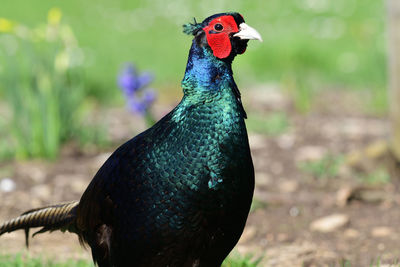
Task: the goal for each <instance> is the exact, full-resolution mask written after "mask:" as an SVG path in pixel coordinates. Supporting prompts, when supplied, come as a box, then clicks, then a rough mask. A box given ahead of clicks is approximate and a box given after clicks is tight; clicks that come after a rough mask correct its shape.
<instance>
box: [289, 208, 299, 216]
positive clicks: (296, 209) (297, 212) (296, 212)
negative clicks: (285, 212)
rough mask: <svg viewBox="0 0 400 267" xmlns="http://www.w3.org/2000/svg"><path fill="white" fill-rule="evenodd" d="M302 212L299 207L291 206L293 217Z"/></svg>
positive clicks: (290, 213)
mask: <svg viewBox="0 0 400 267" xmlns="http://www.w3.org/2000/svg"><path fill="white" fill-rule="evenodd" d="M299 214H300V210H299V208H298V207H291V208H290V210H289V215H290V216H292V217H297V216H299Z"/></svg>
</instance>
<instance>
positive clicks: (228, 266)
mask: <svg viewBox="0 0 400 267" xmlns="http://www.w3.org/2000/svg"><path fill="white" fill-rule="evenodd" d="M259 262H260V259H256V260H254V259H253V258H252V257H251V256H245V257H242V256H239V255H237V254H235V255H234V256H232V257H229V258H228V259H226V260H225V261H224V263H223V264H222V267H257V266H258V263H259ZM0 267H94V264H93V263H92V262H88V261H85V260H67V261H63V262H58V261H52V260H48V259H45V258H41V257H25V256H22V255H21V254H17V255H1V256H0Z"/></svg>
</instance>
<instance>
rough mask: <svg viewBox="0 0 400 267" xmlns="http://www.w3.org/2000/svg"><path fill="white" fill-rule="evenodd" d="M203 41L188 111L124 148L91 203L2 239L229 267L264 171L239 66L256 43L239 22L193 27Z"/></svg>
mask: <svg viewBox="0 0 400 267" xmlns="http://www.w3.org/2000/svg"><path fill="white" fill-rule="evenodd" d="M184 32H185V33H187V34H192V35H194V39H193V42H192V47H191V49H190V52H189V59H188V63H187V67H186V72H185V76H184V78H183V81H182V88H183V92H184V96H183V98H182V100H181V102H180V103H179V104H178V105H177V106H176V107H175V108H174V109H173V110H172V111H171V112H170V113H169V114H167V115H166V116H165V117H164V118H162V119H161V120H160V121H159V122H157V123H156V124H155V125H154V126H153V127H151V128H150V129H148V130H146V131H145V132H143V133H141V134H139V135H138V136H136V137H134V138H132V139H131V140H129V141H128V142H126V143H125V144H123V145H122V146H121V147H119V148H118V149H117V150H116V151H115V152H114V153H113V154H112V155H111V156H110V158H109V159H108V160H107V161H106V162H105V163H104V165H103V166H102V167H101V168H100V170H99V171H98V172H97V174H96V175H95V177H94V178H93V180H92V181H91V183H90V184H89V186H88V188H87V189H86V191H85V192H84V194H83V196H82V198H81V200H80V201H79V202H78V201H76V202H70V203H64V204H59V205H53V206H48V207H43V208H39V209H34V210H30V211H27V212H25V213H23V214H22V215H21V216H20V217H18V218H16V219H13V220H11V221H8V222H6V223H4V224H3V225H1V226H0V234H3V233H5V232H11V231H14V230H16V229H25V231H26V233H27V238H28V231H29V228H32V227H43V228H42V229H41V230H40V231H39V232H45V231H52V230H58V229H60V230H68V231H70V232H73V233H76V234H78V235H79V238H80V240H81V242H82V243H87V244H88V245H89V246H90V247H91V249H92V255H93V260H94V261H95V262H96V263H97V264H98V265H99V266H100V267H108V266H123V267H126V266H146V267H148V266H157V267H158V266H169V267H173V266H176V267H182V266H190V267H192V266H204V267H213V266H220V265H221V263H222V262H223V260H224V259H225V257H226V256H227V255H228V254H229V252H230V251H231V250H232V248H233V247H234V246H235V244H236V243H237V241H238V240H239V237H240V235H241V234H242V232H243V228H244V226H245V223H246V220H247V216H248V213H249V209H250V204H251V200H252V196H253V190H254V169H253V163H252V159H251V154H250V149H249V142H248V137H247V131H246V126H245V122H244V119H245V118H246V113H245V111H244V109H243V106H242V103H241V99H240V92H239V90H238V88H237V86H236V84H235V81H234V80H233V77H232V68H231V63H232V61H233V59H234V57H235V56H236V55H237V54H242V53H244V52H245V50H246V46H247V42H248V40H249V39H258V40H261V37H260V35H259V34H258V33H257V31H256V30H254V29H253V28H251V27H249V26H248V25H247V24H245V23H244V19H243V17H242V16H241V15H240V14H238V13H223V14H216V15H213V16H211V17H209V18H207V19H205V20H204V21H203V22H202V23H196V22H194V23H193V24H186V25H184Z"/></svg>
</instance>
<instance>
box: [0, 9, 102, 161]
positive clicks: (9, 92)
mask: <svg viewBox="0 0 400 267" xmlns="http://www.w3.org/2000/svg"><path fill="white" fill-rule="evenodd" d="M61 16H62V13H61V11H60V10H59V9H57V8H53V9H50V11H49V12H48V21H47V23H46V24H39V25H38V26H35V27H26V26H24V25H22V24H19V23H17V22H14V21H9V20H7V19H5V18H2V19H1V21H0V37H1V39H0V43H1V45H0V62H2V69H1V72H0V94H1V95H2V97H3V98H4V99H5V101H4V105H5V107H6V108H5V109H4V110H3V112H2V113H0V114H2V115H4V116H2V117H3V118H4V119H3V120H0V126H1V127H0V158H11V157H15V158H18V159H23V158H28V157H48V158H54V157H56V156H57V154H58V151H59V149H60V145H61V144H62V143H63V142H65V141H67V140H70V139H72V138H75V139H78V140H79V141H85V142H93V141H94V140H103V136H102V135H101V134H99V133H98V129H97V128H93V127H89V126H87V127H83V124H84V121H83V118H84V116H83V115H84V114H85V111H86V110H87V105H85V104H86V103H87V102H85V99H86V97H87V93H86V91H85V84H84V83H85V78H84V71H83V69H82V64H83V62H82V60H83V59H82V51H81V49H80V47H79V46H78V43H77V40H76V38H75V36H74V34H73V31H72V29H71V28H70V26H68V25H67V24H63V23H61ZM2 104H3V102H2Z"/></svg>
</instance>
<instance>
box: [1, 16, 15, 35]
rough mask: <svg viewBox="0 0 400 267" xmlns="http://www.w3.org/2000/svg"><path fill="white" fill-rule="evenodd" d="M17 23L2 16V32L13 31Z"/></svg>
mask: <svg viewBox="0 0 400 267" xmlns="http://www.w3.org/2000/svg"><path fill="white" fill-rule="evenodd" d="M14 26H15V23H14V22H12V21H11V20H8V19H5V18H0V32H12V31H13V30H14Z"/></svg>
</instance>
